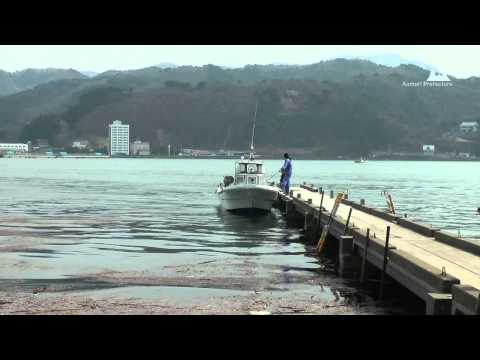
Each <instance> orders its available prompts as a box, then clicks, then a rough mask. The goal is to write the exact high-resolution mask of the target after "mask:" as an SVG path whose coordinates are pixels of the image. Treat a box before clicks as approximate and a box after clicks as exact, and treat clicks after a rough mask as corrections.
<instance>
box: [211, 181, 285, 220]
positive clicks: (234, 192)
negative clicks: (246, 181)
mask: <svg viewBox="0 0 480 360" xmlns="http://www.w3.org/2000/svg"><path fill="white" fill-rule="evenodd" d="M218 196H219V199H220V204H221V205H222V207H223V208H224V209H225V210H228V211H230V212H233V213H239V214H261V213H268V212H270V210H271V209H272V205H273V202H274V201H276V200H277V198H278V189H277V188H275V187H272V186H248V185H244V186H230V187H228V188H225V189H223V190H222V191H220V192H219V193H218Z"/></svg>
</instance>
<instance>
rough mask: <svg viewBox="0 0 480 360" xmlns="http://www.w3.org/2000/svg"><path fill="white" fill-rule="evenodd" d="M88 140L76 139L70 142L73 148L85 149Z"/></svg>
mask: <svg viewBox="0 0 480 360" xmlns="http://www.w3.org/2000/svg"><path fill="white" fill-rule="evenodd" d="M89 145H90V144H89V142H88V140H77V141H74V142H73V143H72V148H74V149H79V150H85V149H86V148H88V146H89Z"/></svg>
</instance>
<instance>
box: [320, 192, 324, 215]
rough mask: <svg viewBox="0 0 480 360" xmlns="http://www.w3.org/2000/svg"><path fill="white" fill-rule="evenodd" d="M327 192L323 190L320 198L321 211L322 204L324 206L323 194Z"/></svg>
mask: <svg viewBox="0 0 480 360" xmlns="http://www.w3.org/2000/svg"><path fill="white" fill-rule="evenodd" d="M324 194H325V192H324V191H322V198H321V199H320V211H322V206H323V195H324Z"/></svg>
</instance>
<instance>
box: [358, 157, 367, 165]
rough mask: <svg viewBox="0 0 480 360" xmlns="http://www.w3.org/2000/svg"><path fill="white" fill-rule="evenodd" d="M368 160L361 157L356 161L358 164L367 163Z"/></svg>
mask: <svg viewBox="0 0 480 360" xmlns="http://www.w3.org/2000/svg"><path fill="white" fill-rule="evenodd" d="M367 161H368V160H367V159H364V158H360V159H359V160H355V162H356V163H357V164H360V163H366V162H367Z"/></svg>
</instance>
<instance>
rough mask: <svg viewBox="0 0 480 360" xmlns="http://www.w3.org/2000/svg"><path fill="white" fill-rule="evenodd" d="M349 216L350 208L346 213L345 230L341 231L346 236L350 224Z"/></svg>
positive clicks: (350, 214)
mask: <svg viewBox="0 0 480 360" xmlns="http://www.w3.org/2000/svg"><path fill="white" fill-rule="evenodd" d="M350 216H352V208H350V211H349V212H348V217H347V222H346V223H345V229H344V230H343V235H347V232H348V224H349V223H350Z"/></svg>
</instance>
